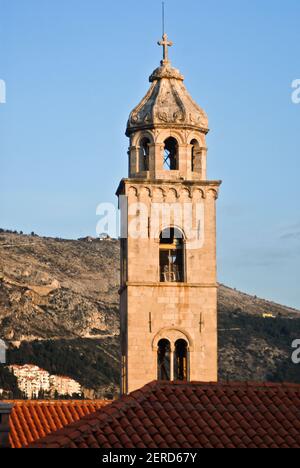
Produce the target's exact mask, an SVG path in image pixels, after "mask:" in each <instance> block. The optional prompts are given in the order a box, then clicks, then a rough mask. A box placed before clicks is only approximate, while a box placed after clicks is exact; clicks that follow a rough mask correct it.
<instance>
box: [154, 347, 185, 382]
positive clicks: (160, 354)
mask: <svg viewBox="0 0 300 468" xmlns="http://www.w3.org/2000/svg"><path fill="white" fill-rule="evenodd" d="M157 379H158V380H171V379H173V380H174V381H176V380H179V381H183V382H184V381H188V380H189V352H188V343H187V342H186V341H185V340H183V339H180V340H177V341H176V343H175V350H174V353H173V352H171V344H170V341H169V340H168V339H161V340H160V341H159V342H158V349H157Z"/></svg>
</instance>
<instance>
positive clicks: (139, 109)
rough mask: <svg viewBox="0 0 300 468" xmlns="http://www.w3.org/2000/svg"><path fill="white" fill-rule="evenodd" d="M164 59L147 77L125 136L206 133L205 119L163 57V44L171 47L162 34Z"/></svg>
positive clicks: (130, 117) (181, 78) (177, 75)
mask: <svg viewBox="0 0 300 468" xmlns="http://www.w3.org/2000/svg"><path fill="white" fill-rule="evenodd" d="M159 44H160V45H164V60H162V62H161V66H160V67H159V68H157V69H156V70H155V71H154V72H153V73H152V75H151V76H150V78H149V81H150V83H152V84H151V87H150V89H149V91H148V93H147V94H146V96H145V97H144V98H143V99H142V101H141V102H140V104H138V106H136V107H135V109H134V110H133V111H132V112H131V114H130V116H129V120H128V124H127V131H126V135H127V136H130V135H131V134H132V133H134V132H136V131H139V130H144V129H153V128H180V129H183V128H190V129H196V130H201V131H202V132H204V133H207V132H208V118H207V115H206V113H205V112H204V110H203V109H201V107H199V106H198V104H196V102H195V101H194V100H193V99H192V97H191V96H190V94H189V93H188V91H187V89H186V87H185V85H184V83H183V81H184V77H183V76H182V75H181V73H180V71H179V70H177V69H176V68H173V67H172V66H171V64H170V62H169V60H168V58H167V49H166V47H165V46H166V45H172V43H170V42H168V40H167V36H166V35H164V37H163V41H162V42H160V43H159Z"/></svg>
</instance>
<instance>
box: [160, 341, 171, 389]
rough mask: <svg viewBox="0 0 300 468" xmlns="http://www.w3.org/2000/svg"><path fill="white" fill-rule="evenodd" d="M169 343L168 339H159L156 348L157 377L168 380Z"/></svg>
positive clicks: (169, 363) (169, 362)
mask: <svg viewBox="0 0 300 468" xmlns="http://www.w3.org/2000/svg"><path fill="white" fill-rule="evenodd" d="M170 369H171V345H170V342H169V341H168V340H160V341H159V343H158V350H157V379H158V380H170V379H171V374H170Z"/></svg>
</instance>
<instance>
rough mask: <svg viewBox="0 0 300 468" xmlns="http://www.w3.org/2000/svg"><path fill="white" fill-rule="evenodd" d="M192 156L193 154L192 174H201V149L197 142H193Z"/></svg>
mask: <svg viewBox="0 0 300 468" xmlns="http://www.w3.org/2000/svg"><path fill="white" fill-rule="evenodd" d="M191 145H192V154H191V167H192V172H201V149H200V145H199V142H198V141H197V140H192V141H191Z"/></svg>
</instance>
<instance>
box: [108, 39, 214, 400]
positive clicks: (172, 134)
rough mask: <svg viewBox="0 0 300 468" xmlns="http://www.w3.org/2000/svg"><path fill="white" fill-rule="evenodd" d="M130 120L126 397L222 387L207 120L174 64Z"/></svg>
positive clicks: (124, 195)
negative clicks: (152, 386)
mask: <svg viewBox="0 0 300 468" xmlns="http://www.w3.org/2000/svg"><path fill="white" fill-rule="evenodd" d="M159 45H161V46H163V51H164V53H163V60H162V61H161V66H160V67H159V68H157V69H156V70H155V71H154V72H153V73H152V75H151V76H150V83H151V86H150V89H149V91H148V93H147V94H146V96H145V97H144V99H143V100H142V101H141V102H140V104H139V105H138V106H137V107H136V108H135V109H134V110H133V111H132V112H131V114H130V117H129V120H128V124H127V131H126V135H127V136H128V137H129V140H130V146H129V152H128V155H129V176H128V178H127V179H123V180H122V181H121V183H120V185H119V188H118V191H117V196H118V197H119V205H120V207H121V208H122V210H121V211H122V234H121V286H120V315H121V342H122V372H121V374H122V382H121V393H123V394H125V393H128V392H131V391H133V390H135V389H137V388H140V387H142V386H144V385H145V384H147V383H148V382H150V381H152V380H157V379H158V380H172V381H173V380H186V381H189V380H191V381H202V382H206V381H216V380H217V280H216V206H215V205H216V199H217V197H218V190H219V186H220V184H221V182H220V181H209V180H207V177H206V156H207V146H206V135H207V133H208V119H207V116H206V114H205V112H204V111H203V110H202V109H201V108H200V107H199V106H198V105H197V104H196V103H195V102H194V101H193V99H192V98H191V96H190V95H189V93H188V92H187V90H186V88H185V86H184V83H183V81H184V78H183V76H182V75H181V73H180V72H179V70H177V69H175V68H173V67H172V66H171V64H170V61H169V59H168V47H169V46H171V45H172V42H170V41H168V37H167V35H166V34H164V35H163V38H162V41H160V42H159Z"/></svg>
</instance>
